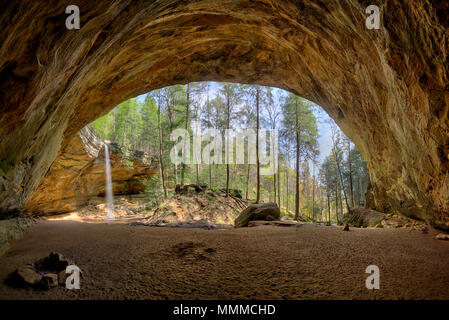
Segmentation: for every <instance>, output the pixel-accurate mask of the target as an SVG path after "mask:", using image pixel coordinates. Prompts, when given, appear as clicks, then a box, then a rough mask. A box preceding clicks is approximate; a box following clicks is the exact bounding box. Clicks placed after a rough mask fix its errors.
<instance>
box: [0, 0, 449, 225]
mask: <svg viewBox="0 0 449 320" xmlns="http://www.w3.org/2000/svg"><path fill="white" fill-rule="evenodd" d="M69 4H72V3H70V1H45V2H41V1H20V0H10V1H5V2H2V3H1V4H0V12H1V17H0V20H1V22H2V23H1V25H2V26H3V28H2V29H1V30H0V111H1V112H0V137H1V140H0V214H2V215H8V214H9V215H10V214H17V213H18V212H19V211H20V210H21V208H22V206H23V204H24V203H26V201H27V199H29V197H30V196H31V195H32V194H33V191H34V190H35V189H36V188H37V187H38V185H39V183H40V181H41V179H42V178H43V177H44V175H45V173H46V172H47V170H48V168H49V167H50V165H51V163H52V162H53V160H54V159H55V157H56V156H57V154H58V151H59V149H60V148H61V147H64V146H66V145H67V144H68V142H69V141H70V139H71V137H72V136H73V135H74V134H75V133H76V132H77V131H78V130H80V129H81V128H82V127H83V126H85V125H86V124H87V123H89V122H90V121H92V120H93V119H95V118H97V117H99V116H100V115H102V114H104V113H105V112H107V111H108V110H110V109H111V108H112V107H114V106H115V105H117V104H118V103H120V102H121V101H123V100H125V99H127V98H130V97H133V96H136V95H138V94H141V93H145V92H148V91H151V90H153V89H157V88H161V87H163V86H167V85H173V84H182V83H187V82H190V81H200V80H218V81H233V82H242V83H257V84H263V85H270V86H275V87H279V88H283V89H286V90H290V91H292V92H294V93H297V94H299V95H302V96H303V97H305V98H307V99H309V100H312V101H314V102H316V103H317V104H319V105H321V106H322V107H323V108H324V109H325V110H326V111H327V112H328V113H329V115H330V116H331V117H332V118H333V119H334V120H335V121H336V122H337V124H338V125H340V127H341V128H342V130H343V131H344V132H345V133H346V134H347V135H348V136H349V137H350V138H351V139H352V140H353V141H354V142H355V143H356V145H357V147H358V148H359V149H360V151H361V153H362V155H363V157H364V158H365V159H366V160H367V163H368V166H369V170H370V178H371V185H372V189H371V194H372V195H373V197H372V201H371V202H370V204H371V205H372V206H373V207H374V208H376V209H379V210H394V211H398V212H401V213H403V214H405V215H408V216H413V217H417V218H420V219H423V220H425V221H427V222H428V223H430V224H432V225H434V226H437V227H440V228H443V229H449V201H448V199H449V176H448V170H449V158H448V156H449V134H448V133H449V132H448V129H449V128H448V110H449V88H448V83H449V81H448V74H449V71H448V70H449V64H448V52H449V49H448V47H449V38H448V27H449V19H448V16H449V4H448V2H447V1H437V0H432V1H425V0H373V1H365V0H360V1H357V0H341V1H318V0H313V1H312V0H299V1H287V0H275V1H264V0H260V1H253V0H251V1H250V0H223V1H209V0H196V1H193V0H191V1H180V0H165V1H130V0H117V1H106V0H98V1H90V0H79V1H77V5H78V6H79V7H80V10H81V26H82V27H81V29H80V30H67V29H65V27H64V26H65V19H66V17H67V15H66V14H65V7H66V6H67V5H69ZM370 4H376V5H378V6H379V7H380V9H381V13H382V17H381V29H380V30H368V29H367V28H366V27H365V19H366V17H367V15H366V14H365V8H366V7H367V6H368V5H370Z"/></svg>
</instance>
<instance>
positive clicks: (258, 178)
mask: <svg viewBox="0 0 449 320" xmlns="http://www.w3.org/2000/svg"><path fill="white" fill-rule="evenodd" d="M259 95H260V88H259V86H257V87H256V166H257V173H256V176H257V182H256V203H259V201H260V163H259V102H260V101H259V99H260V96H259Z"/></svg>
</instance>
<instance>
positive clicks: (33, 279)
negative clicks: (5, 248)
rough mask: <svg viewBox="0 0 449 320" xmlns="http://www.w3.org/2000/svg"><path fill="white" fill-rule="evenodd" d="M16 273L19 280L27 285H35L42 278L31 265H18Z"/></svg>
mask: <svg viewBox="0 0 449 320" xmlns="http://www.w3.org/2000/svg"><path fill="white" fill-rule="evenodd" d="M16 274H17V275H18V276H19V279H20V280H21V281H23V282H24V283H25V284H29V285H36V284H38V283H39V282H40V281H41V279H42V276H41V275H40V274H39V272H38V271H37V270H36V269H35V268H34V267H33V266H32V265H26V266H22V267H20V268H19V269H17V271H16Z"/></svg>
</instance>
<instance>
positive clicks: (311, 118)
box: [92, 82, 368, 221]
mask: <svg viewBox="0 0 449 320" xmlns="http://www.w3.org/2000/svg"><path fill="white" fill-rule="evenodd" d="M257 96H258V101H259V106H260V110H259V114H260V127H261V128H267V129H274V128H278V129H279V130H280V137H279V138H280V141H279V146H280V151H281V153H280V155H279V171H278V172H277V173H276V175H271V176H261V177H260V182H261V185H260V191H261V202H269V201H270V202H272V201H275V202H279V201H278V197H276V198H275V196H274V183H275V181H276V183H279V182H280V185H279V186H278V188H277V189H280V203H279V204H280V207H281V210H282V212H284V214H285V215H289V216H291V215H292V213H291V211H292V210H294V203H295V189H296V186H295V177H296V175H297V174H298V175H299V180H300V185H299V186H298V188H299V191H300V213H301V215H303V216H306V217H310V218H311V219H317V220H320V219H321V220H326V219H327V212H328V209H329V208H328V205H327V197H326V196H327V194H329V199H330V202H331V203H330V206H331V210H332V217H331V218H332V220H334V221H335V219H336V213H335V208H336V204H337V202H339V200H340V197H341V192H342V190H341V186H340V185H341V183H339V178H338V172H337V168H336V166H335V157H336V158H337V159H338V160H339V161H340V162H341V164H342V167H341V169H342V175H343V185H344V186H343V188H344V190H346V191H348V190H349V181H350V177H352V180H353V189H354V198H355V199H356V201H355V202H356V203H359V202H361V203H362V202H363V201H364V191H365V190H366V186H367V183H368V169H367V167H366V163H365V161H364V160H363V158H362V156H361V154H360V152H359V151H358V150H357V148H356V147H355V146H352V148H351V150H350V154H349V156H348V152H347V149H346V147H345V146H346V140H345V138H344V136H343V135H342V134H341V135H340V133H338V135H337V136H336V138H337V139H336V144H337V148H336V149H335V153H334V154H330V155H328V157H326V158H325V160H324V161H323V163H322V164H321V165H319V164H318V163H316V161H315V160H316V158H317V155H318V125H317V122H318V119H317V117H316V112H315V108H316V105H314V104H313V103H311V102H309V101H307V100H305V99H303V98H301V97H298V96H296V95H294V94H292V93H287V92H284V91H282V90H279V89H273V88H268V87H263V86H258V85H242V84H233V83H211V82H202V83H191V84H189V85H174V86H170V87H166V88H162V89H159V90H155V91H152V92H150V93H148V94H147V95H146V96H145V97H144V99H142V98H139V99H137V98H134V99H129V100H127V101H124V102H122V103H120V104H119V105H118V106H117V107H116V108H115V109H113V110H112V111H111V112H109V113H108V114H106V115H104V116H102V117H101V118H99V119H97V120H95V121H94V122H93V123H92V127H93V128H94V129H95V130H96V131H97V133H98V134H99V136H100V137H101V139H103V140H111V141H112V142H115V143H117V144H118V145H120V147H121V148H122V150H123V151H124V152H125V153H129V151H130V150H134V149H136V150H143V151H145V152H148V153H150V154H152V155H157V156H159V148H160V145H159V126H158V117H157V113H158V109H159V108H160V111H161V135H162V148H161V152H162V163H163V165H164V171H165V172H164V180H165V185H166V186H167V189H168V192H169V193H170V192H172V191H173V190H174V187H175V185H176V184H177V183H178V184H179V183H180V177H181V174H180V172H181V170H182V166H175V165H174V164H173V163H171V161H170V150H171V149H172V147H173V146H174V144H175V142H174V141H170V133H171V132H172V131H173V130H174V129H176V128H184V127H185V126H186V116H188V125H187V127H188V130H189V131H190V133H192V128H191V124H192V121H199V122H200V123H201V126H202V130H203V132H204V131H205V130H207V129H209V128H214V129H218V130H219V131H220V132H222V133H223V134H224V130H225V128H226V127H227V123H228V121H227V120H228V119H227V117H228V110H229V126H230V127H231V128H234V129H237V130H239V129H250V128H252V129H255V128H256V97H257ZM187 106H188V107H189V109H188V110H187V109H186V108H187ZM297 132H298V133H299V135H300V164H301V165H300V169H299V172H296V171H295V169H294V168H295V163H294V161H292V160H293V159H294V158H295V148H294V147H295V146H296V133H297ZM191 136H192V134H191ZM207 143H208V142H203V144H202V147H204V146H205V145H206V144H207ZM223 146H224V144H223ZM348 150H349V149H348ZM245 153H246V155H245V159H247V155H248V154H247V149H246V148H245ZM191 157H193V152H191ZM157 158H158V157H157ZM222 159H224V150H223V157H222ZM349 161H351V162H350V164H351V166H349ZM129 165H131V163H129ZM312 166H315V167H314V168H312ZM318 166H319V174H318V176H315V170H314V169H316V168H317V167H318ZM350 167H351V168H350ZM248 169H249V171H248ZM184 170H185V171H184V183H185V184H190V183H196V181H197V179H198V181H199V183H200V184H208V185H209V187H210V189H211V190H217V191H218V190H219V189H224V188H225V186H226V165H224V164H223V165H207V164H200V165H198V167H197V166H196V165H193V164H192V165H186V166H185V167H184ZM229 170H230V186H229V187H230V190H231V195H234V196H241V197H242V198H246V197H247V196H248V198H249V199H255V195H256V166H255V165H247V164H238V165H233V164H232V165H230V166H229ZM350 172H351V175H350V174H349V173H350ZM275 179H276V180H275ZM161 180H162V179H161V176H160V174H158V175H156V176H154V177H153V178H151V179H149V180H147V181H146V182H145V184H146V190H145V196H146V199H147V203H148V207H154V206H156V205H158V204H159V203H160V202H161V201H162V200H163V188H162V183H161ZM287 181H288V182H287ZM277 189H276V193H277V192H278V190H277ZM287 191H288V194H287ZM339 194H340V196H339ZM348 194H349V192H348ZM212 198H213V197H212ZM338 206H340V204H338ZM287 207H288V209H289V210H288V211H287Z"/></svg>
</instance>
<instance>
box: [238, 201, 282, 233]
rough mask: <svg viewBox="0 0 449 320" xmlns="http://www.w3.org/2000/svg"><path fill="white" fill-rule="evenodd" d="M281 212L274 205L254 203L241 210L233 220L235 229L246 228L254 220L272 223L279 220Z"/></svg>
mask: <svg viewBox="0 0 449 320" xmlns="http://www.w3.org/2000/svg"><path fill="white" fill-rule="evenodd" d="M280 215H281V211H280V210H279V207H278V205H277V204H276V203H271V202H270V203H258V204H257V203H254V204H251V205H249V206H248V207H247V208H246V209H245V210H243V211H242V212H241V213H240V215H239V216H238V217H237V218H236V219H235V221H234V226H235V227H236V228H240V227H246V226H248V222H250V221H254V220H265V221H273V220H279V217H280Z"/></svg>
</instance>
